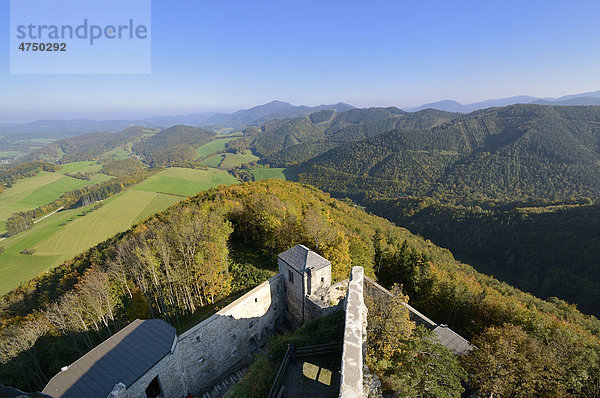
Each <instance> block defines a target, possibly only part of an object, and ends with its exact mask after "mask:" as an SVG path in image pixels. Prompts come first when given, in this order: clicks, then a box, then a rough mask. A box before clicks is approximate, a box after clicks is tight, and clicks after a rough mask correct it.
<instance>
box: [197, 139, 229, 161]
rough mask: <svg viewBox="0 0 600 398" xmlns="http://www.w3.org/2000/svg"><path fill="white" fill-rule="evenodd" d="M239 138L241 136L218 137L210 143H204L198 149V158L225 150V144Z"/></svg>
mask: <svg viewBox="0 0 600 398" xmlns="http://www.w3.org/2000/svg"><path fill="white" fill-rule="evenodd" d="M237 138H239V137H227V138H217V139H215V140H212V141H211V142H209V143H208V144H204V145H202V146H201V147H200V148H198V149H196V159H200V158H205V157H207V156H210V155H212V154H213V153H216V152H219V151H223V150H225V144H227V143H228V142H229V141H233V140H235V139H237Z"/></svg>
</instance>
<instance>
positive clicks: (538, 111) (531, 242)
mask: <svg viewBox="0 0 600 398" xmlns="http://www.w3.org/2000/svg"><path fill="white" fill-rule="evenodd" d="M407 115H408V116H407ZM337 121H339V122H337ZM351 122H355V123H356V124H352V123H351ZM306 126H309V127H310V128H307V127H306ZM250 133H251V134H253V136H254V137H256V138H255V139H254V140H253V145H254V146H255V150H256V151H257V152H261V151H262V153H264V154H266V155H267V156H266V158H264V159H263V160H262V162H263V163H270V164H271V165H273V166H286V167H287V166H291V165H297V171H298V179H299V181H300V182H303V183H308V184H311V185H315V186H317V187H319V188H321V189H323V190H326V191H327V192H330V193H331V194H332V195H334V196H336V197H340V198H344V197H349V198H352V199H353V200H355V201H357V202H359V203H361V204H362V205H365V206H367V208H368V210H370V211H374V212H376V213H377V214H379V215H381V216H383V217H387V218H390V219H391V220H393V221H395V222H397V223H399V224H400V225H403V226H406V227H408V228H410V229H411V230H413V231H414V232H417V233H420V234H423V236H425V237H427V238H430V239H433V240H434V241H435V242H436V243H438V244H440V245H442V246H444V247H448V248H450V249H451V250H452V251H453V252H455V253H456V254H457V255H458V256H459V257H460V258H461V259H462V260H465V261H467V262H469V263H472V264H473V265H475V266H476V267H477V268H478V269H479V270H481V271H482V272H489V273H491V274H493V275H496V276H498V277H500V278H501V279H502V280H505V281H508V282H510V283H512V284H515V285H517V286H519V287H521V288H523V289H525V290H527V291H530V292H533V293H535V294H538V295H540V296H542V297H552V296H557V297H560V298H561V299H566V300H569V301H574V302H576V303H578V304H579V305H580V306H581V308H582V309H583V310H584V311H586V312H588V313H594V314H598V312H597V311H598V307H599V305H598V303H600V300H599V296H598V295H599V294H600V292H599V290H598V289H597V288H596V287H595V284H596V283H595V281H596V280H597V277H596V274H597V272H595V269H596V268H597V266H598V260H597V259H598V257H597V256H596V255H595V252H594V249H593V248H594V247H596V246H597V237H596V234H595V233H594V232H590V233H586V232H584V231H587V230H589V229H590V228H592V227H589V228H588V227H585V226H586V225H588V226H590V225H591V220H594V219H596V218H597V217H596V215H595V214H594V213H593V209H595V208H587V209H580V210H575V209H572V208H568V209H565V210H564V211H554V210H555V209H553V208H549V209H546V210H544V209H542V207H544V206H545V205H546V204H550V203H565V204H569V203H571V204H575V205H581V204H585V203H590V200H591V201H597V200H598V199H600V146H599V145H598V143H599V142H600V107H589V106H588V107H557V106H541V105H514V106H509V107H505V108H490V109H485V110H481V111H476V112H473V113H471V114H468V115H456V114H451V113H445V112H440V111H434V110H425V111H420V112H416V113H413V114H405V113H404V112H402V111H399V110H395V109H394V108H386V109H382V108H373V109H355V110H352V111H348V112H343V113H339V114H337V113H334V112H328V111H323V112H319V113H316V114H313V115H310V116H309V117H306V118H301V119H295V120H292V121H272V122H270V124H267V125H265V126H263V127H262V129H261V131H253V132H250ZM272 135H277V139H272V138H271V136H272ZM286 137H287V138H286ZM336 137H341V138H340V139H337V138H336ZM407 198H409V199H407ZM410 198H416V199H414V200H413V199H410ZM415 203H421V204H420V205H418V206H417V207H418V208H417V209H415ZM433 204H436V206H433ZM529 206H532V207H537V209H535V210H532V211H531V212H529V211H525V213H532V214H530V215H525V216H524V217H520V216H518V214H520V213H523V212H522V211H521V212H520V213H519V212H517V213H518V214H517V213H515V212H513V211H512V210H513V209H514V208H516V207H519V208H524V207H529ZM424 207H427V209H424ZM465 208H466V209H484V210H485V211H484V212H481V211H475V212H474V213H473V212H471V211H470V210H469V211H466V213H465V210H464V209H465ZM505 210H506V211H508V212H509V213H504V211H505ZM415 211H418V214H414V213H415ZM540 212H541V213H544V214H542V215H539V214H537V213H540ZM589 212H592V214H589V216H590V218H589V219H588V221H589V222H587V223H586V222H584V224H583V226H584V227H585V228H578V226H577V224H576V223H575V222H574V221H573V220H569V218H570V217H571V216H573V217H575V219H580V217H579V215H582V214H588V213H589ZM533 213H535V214H533ZM583 217H585V216H583ZM497 220H500V221H497ZM541 230H543V232H540V231H541ZM574 237H577V238H574ZM588 275H591V276H589V277H588Z"/></svg>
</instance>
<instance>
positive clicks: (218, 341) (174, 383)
mask: <svg viewBox="0 0 600 398" xmlns="http://www.w3.org/2000/svg"><path fill="white" fill-rule="evenodd" d="M284 313H285V289H284V286H283V275H281V274H277V275H276V276H275V277H273V278H271V279H269V280H268V281H266V282H264V283H262V284H261V285H259V286H257V287H255V288H254V289H252V290H251V291H249V292H248V293H246V294H244V295H243V296H242V297H240V298H239V299H237V300H236V301H234V302H233V303H231V304H229V305H228V306H226V307H225V308H223V309H222V310H220V311H218V312H217V313H216V314H214V315H212V316H211V317H210V318H208V319H206V320H204V321H203V322H201V323H199V324H198V325H196V326H194V327H193V328H191V329H190V330H188V331H187V332H185V333H183V334H182V335H181V336H179V337H177V339H176V341H175V342H174V344H173V348H172V349H171V354H169V355H167V356H166V357H165V358H163V359H162V360H161V361H160V362H159V363H157V364H156V365H155V366H154V367H152V369H150V370H149V371H148V372H146V374H144V376H142V377H141V378H140V379H138V380H137V381H136V382H135V383H134V384H133V385H131V386H130V387H129V388H127V390H126V391H124V392H123V393H122V394H121V395H119V396H120V397H121V396H122V397H140V396H145V389H146V387H147V386H148V385H149V384H150V382H151V381H152V379H154V377H156V376H158V380H159V383H160V386H161V389H162V391H163V394H164V396H166V397H175V398H176V397H184V396H186V395H187V394H188V393H195V392H198V391H199V390H201V389H202V388H204V387H206V386H207V385H209V384H210V383H211V382H212V381H213V380H215V379H216V378H217V377H219V376H220V375H221V374H222V373H223V371H225V370H226V369H228V368H230V367H231V366H233V365H235V364H236V363H237V362H238V361H240V360H241V359H243V358H244V357H245V356H247V355H249V354H250V353H251V352H253V351H254V350H256V348H258V347H259V346H261V345H262V344H264V343H266V342H267V341H268V339H269V337H270V336H272V335H273V334H275V332H276V330H277V329H276V328H277V324H278V323H279V322H280V321H282V320H283V316H284Z"/></svg>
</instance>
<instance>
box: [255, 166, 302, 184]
mask: <svg viewBox="0 0 600 398" xmlns="http://www.w3.org/2000/svg"><path fill="white" fill-rule="evenodd" d="M252 175H254V179H255V180H256V181H260V180H267V179H269V178H276V179H278V180H288V181H296V180H297V178H298V174H297V173H296V170H295V169H294V168H292V167H288V168H283V167H273V168H257V169H253V170H252Z"/></svg>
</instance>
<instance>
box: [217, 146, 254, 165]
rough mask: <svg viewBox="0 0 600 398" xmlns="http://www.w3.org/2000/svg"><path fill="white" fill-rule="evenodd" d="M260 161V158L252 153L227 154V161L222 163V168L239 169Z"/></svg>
mask: <svg viewBox="0 0 600 398" xmlns="http://www.w3.org/2000/svg"><path fill="white" fill-rule="evenodd" d="M258 159H260V158H259V157H258V156H255V155H253V154H252V152H251V151H248V150H247V151H243V152H242V153H226V154H225V159H224V160H223V162H222V163H221V168H223V169H231V168H233V167H238V166H241V165H243V164H246V163H250V162H253V161H255V160H258Z"/></svg>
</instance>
